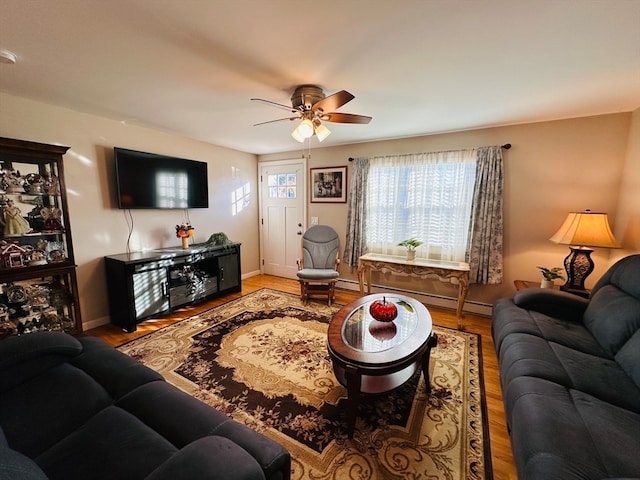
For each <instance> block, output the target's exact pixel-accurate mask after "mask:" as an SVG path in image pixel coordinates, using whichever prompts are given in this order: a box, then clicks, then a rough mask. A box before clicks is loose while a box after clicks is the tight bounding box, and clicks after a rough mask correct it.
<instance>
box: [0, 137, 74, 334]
mask: <svg viewBox="0 0 640 480" xmlns="http://www.w3.org/2000/svg"><path fill="white" fill-rule="evenodd" d="M68 148H69V147H63V146H59V145H47V144H42V143H35V142H27V141H23V140H15V139H9V138H0V336H6V335H12V334H25V333H30V332H34V331H43V330H44V331H65V332H68V333H72V334H74V333H79V332H80V331H81V330H82V321H81V318H80V309H79V301H78V287H77V279H76V265H75V261H74V257H73V246H72V240H71V226H70V224H69V211H68V206H67V198H66V189H65V185H64V169H63V162H62V157H63V155H64V154H65V153H66V151H67V150H68Z"/></svg>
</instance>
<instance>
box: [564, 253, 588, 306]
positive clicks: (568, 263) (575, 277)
mask: <svg viewBox="0 0 640 480" xmlns="http://www.w3.org/2000/svg"><path fill="white" fill-rule="evenodd" d="M569 249H570V250H571V253H569V255H567V257H566V258H565V259H564V268H565V270H566V271H567V283H565V284H564V285H562V286H561V287H560V290H562V291H565V292H569V293H573V294H575V295H580V296H582V297H589V291H588V290H586V289H585V288H584V281H585V280H586V278H587V277H588V276H589V274H590V273H591V272H593V267H594V264H593V260H591V252H593V250H591V249H590V248H586V247H569Z"/></svg>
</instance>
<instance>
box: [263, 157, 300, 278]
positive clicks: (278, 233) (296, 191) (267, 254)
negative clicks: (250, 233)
mask: <svg viewBox="0 0 640 480" xmlns="http://www.w3.org/2000/svg"><path fill="white" fill-rule="evenodd" d="M305 195H306V183H305V164H304V161H302V160H291V161H286V162H264V163H262V164H261V167H260V197H261V200H262V202H261V219H260V222H261V235H262V236H261V245H262V265H263V272H264V273H265V274H267V275H276V276H278V277H286V278H297V277H296V271H297V270H298V266H297V263H296V261H297V259H298V257H299V256H300V241H301V236H302V232H304V218H305V212H304V209H305Z"/></svg>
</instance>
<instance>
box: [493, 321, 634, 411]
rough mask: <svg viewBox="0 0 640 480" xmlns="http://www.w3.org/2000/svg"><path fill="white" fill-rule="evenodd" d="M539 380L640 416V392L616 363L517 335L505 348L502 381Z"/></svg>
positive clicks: (502, 360) (501, 373)
mask: <svg viewBox="0 0 640 480" xmlns="http://www.w3.org/2000/svg"><path fill="white" fill-rule="evenodd" d="M525 376H527V377H538V378H542V379H546V380H549V381H552V382H554V383H557V384H560V385H562V386H564V387H566V388H571V389H576V390H581V391H583V392H585V393H588V394H589V395H592V396H594V397H596V398H599V399H601V400H604V401H607V402H610V403H611V404H613V405H618V406H620V407H622V408H627V409H629V410H633V411H636V412H638V413H640V388H638V386H637V385H636V384H635V383H634V382H633V381H632V380H631V378H629V377H628V376H627V375H626V374H625V372H624V371H623V370H622V369H621V368H620V366H619V365H618V364H617V363H616V362H615V361H614V360H613V359H608V358H603V357H600V356H595V355H590V354H588V353H584V352H580V351H578V350H574V349H572V348H568V347H565V346H564V345H560V344H557V343H553V342H547V341H546V340H544V339H542V338H539V337H536V336H533V335H527V334H513V335H509V337H507V338H506V339H505V340H504V342H503V344H502V351H501V357H500V378H501V381H502V382H503V384H504V385H507V384H508V383H509V382H511V381H512V380H514V379H516V378H518V377H525Z"/></svg>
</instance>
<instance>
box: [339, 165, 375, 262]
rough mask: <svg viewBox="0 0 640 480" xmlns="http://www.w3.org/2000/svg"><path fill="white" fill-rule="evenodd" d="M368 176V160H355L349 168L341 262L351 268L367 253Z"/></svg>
mask: <svg viewBox="0 0 640 480" xmlns="http://www.w3.org/2000/svg"><path fill="white" fill-rule="evenodd" d="M368 176H369V159H368V158H356V159H354V160H353V164H352V168H351V173H350V177H351V181H350V185H349V197H348V199H347V207H348V209H349V214H348V217H347V238H346V240H345V247H344V255H343V256H342V259H343V261H344V262H345V263H346V264H347V265H350V266H352V267H355V266H357V265H358V259H359V258H360V257H361V256H362V255H364V254H365V253H366V251H367V246H366V238H365V231H366V228H367V225H366V218H365V212H366V195H365V192H366V190H367V178H368Z"/></svg>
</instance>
